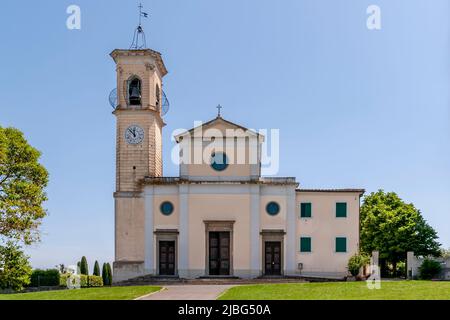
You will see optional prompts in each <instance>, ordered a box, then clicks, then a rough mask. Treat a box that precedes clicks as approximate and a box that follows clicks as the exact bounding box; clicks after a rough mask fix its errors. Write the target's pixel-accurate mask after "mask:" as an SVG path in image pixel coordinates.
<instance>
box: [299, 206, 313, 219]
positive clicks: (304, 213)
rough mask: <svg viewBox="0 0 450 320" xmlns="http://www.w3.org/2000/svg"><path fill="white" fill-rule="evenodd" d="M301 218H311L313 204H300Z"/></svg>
mask: <svg viewBox="0 0 450 320" xmlns="http://www.w3.org/2000/svg"><path fill="white" fill-rule="evenodd" d="M300 217H301V218H311V203H306V202H305V203H301V204H300Z"/></svg>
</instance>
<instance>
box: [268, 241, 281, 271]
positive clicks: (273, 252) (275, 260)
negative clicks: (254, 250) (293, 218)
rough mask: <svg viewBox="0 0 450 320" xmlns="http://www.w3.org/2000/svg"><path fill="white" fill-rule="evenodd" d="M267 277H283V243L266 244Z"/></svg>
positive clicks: (271, 242)
mask: <svg viewBox="0 0 450 320" xmlns="http://www.w3.org/2000/svg"><path fill="white" fill-rule="evenodd" d="M265 275H268V276H273V275H281V242H280V241H266V242H265Z"/></svg>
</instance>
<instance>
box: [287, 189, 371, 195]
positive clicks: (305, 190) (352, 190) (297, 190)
mask: <svg viewBox="0 0 450 320" xmlns="http://www.w3.org/2000/svg"><path fill="white" fill-rule="evenodd" d="M295 191H296V192H348V193H350V192H351V193H359V194H363V193H365V192H366V190H365V189H352V188H347V189H296V190H295Z"/></svg>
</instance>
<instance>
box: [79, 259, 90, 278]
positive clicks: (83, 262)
mask: <svg viewBox="0 0 450 320" xmlns="http://www.w3.org/2000/svg"><path fill="white" fill-rule="evenodd" d="M80 273H81V274H85V275H88V274H89V268H88V263H87V259H86V257H85V256H83V257H81V262H80Z"/></svg>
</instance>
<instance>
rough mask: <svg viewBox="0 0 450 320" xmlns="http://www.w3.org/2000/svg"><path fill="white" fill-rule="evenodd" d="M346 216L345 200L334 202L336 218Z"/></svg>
mask: <svg viewBox="0 0 450 320" xmlns="http://www.w3.org/2000/svg"><path fill="white" fill-rule="evenodd" d="M345 217H347V202H338V203H336V218H345Z"/></svg>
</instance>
